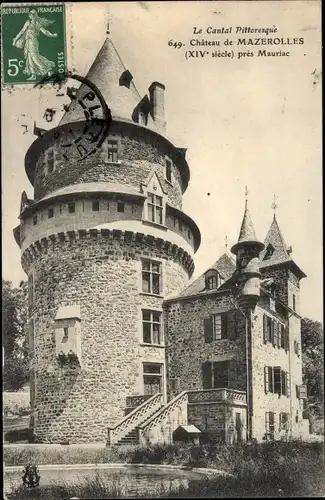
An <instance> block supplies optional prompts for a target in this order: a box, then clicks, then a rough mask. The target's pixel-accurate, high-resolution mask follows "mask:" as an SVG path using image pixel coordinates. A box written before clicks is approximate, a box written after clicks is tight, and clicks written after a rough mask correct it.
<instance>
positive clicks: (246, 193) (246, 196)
mask: <svg viewBox="0 0 325 500" xmlns="http://www.w3.org/2000/svg"><path fill="white" fill-rule="evenodd" d="M247 200H248V189H247V186H245V208H247Z"/></svg>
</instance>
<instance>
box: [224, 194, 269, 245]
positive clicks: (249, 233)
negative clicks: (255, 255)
mask: <svg viewBox="0 0 325 500" xmlns="http://www.w3.org/2000/svg"><path fill="white" fill-rule="evenodd" d="M241 243H256V244H259V245H260V247H261V250H262V249H263V248H264V245H263V243H261V242H260V241H259V240H258V239H257V237H256V234H255V229H254V226H253V221H252V218H251V214H250V213H249V210H248V208H247V202H246V205H245V212H244V217H243V221H242V223H241V228H240V231H239V236H238V241H237V243H236V244H235V245H233V247H232V248H231V251H232V253H236V251H237V248H238V246H240V245H241Z"/></svg>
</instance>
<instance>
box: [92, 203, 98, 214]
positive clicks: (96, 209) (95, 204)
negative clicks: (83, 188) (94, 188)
mask: <svg viewBox="0 0 325 500" xmlns="http://www.w3.org/2000/svg"><path fill="white" fill-rule="evenodd" d="M92 209H93V212H99V201H93V203H92Z"/></svg>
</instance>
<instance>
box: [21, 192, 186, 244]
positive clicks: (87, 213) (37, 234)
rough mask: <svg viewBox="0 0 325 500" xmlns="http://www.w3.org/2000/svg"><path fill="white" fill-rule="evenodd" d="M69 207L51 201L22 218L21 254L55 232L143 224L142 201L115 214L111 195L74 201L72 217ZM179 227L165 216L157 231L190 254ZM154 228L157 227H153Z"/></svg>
mask: <svg viewBox="0 0 325 500" xmlns="http://www.w3.org/2000/svg"><path fill="white" fill-rule="evenodd" d="M121 199H122V198H121ZM93 201H98V202H99V210H98V211H93V209H92V202H93ZM123 201H124V199H123ZM69 203H70V202H61V203H60V202H58V201H55V202H54V203H53V204H50V205H49V207H46V208H43V209H39V210H38V211H37V214H35V215H30V216H29V217H26V218H25V220H21V222H20V234H21V249H22V251H24V250H25V249H26V248H28V247H29V245H31V244H32V243H34V242H35V241H37V240H40V239H42V238H44V237H47V236H49V235H51V234H55V233H59V232H66V231H76V230H78V229H87V228H94V227H98V226H100V225H102V224H111V223H113V222H119V221H130V222H133V221H138V222H140V223H142V221H143V201H142V200H141V201H139V200H133V201H129V200H127V201H126V200H125V201H124V211H123V212H118V211H117V200H116V197H115V196H114V195H113V193H110V194H107V195H106V198H98V197H95V195H94V198H93V200H92V199H91V198H90V197H89V196H88V197H85V198H84V199H77V200H75V201H74V203H75V211H74V212H73V213H70V212H69V209H68V204H69ZM49 208H51V209H53V217H51V218H49V216H48V213H49V212H48V211H49ZM167 211H168V208H167ZM35 216H36V217H37V219H36V220H34V217H35ZM35 222H36V223H35ZM145 224H146V226H145V227H142V232H148V227H149V226H148V225H147V224H148V221H145ZM179 225H180V218H178V217H176V216H173V217H171V216H170V215H168V214H166V217H165V226H161V229H162V230H166V229H167V228H168V230H169V233H172V238H173V239H174V240H175V242H176V240H177V236H178V235H180V236H181V238H178V241H182V240H183V246H184V247H186V249H188V248H189V249H190V252H191V253H192V251H193V249H194V236H193V232H192V230H191V229H190V228H189V227H188V225H187V224H185V223H184V222H182V231H180V229H179ZM155 227H159V226H158V225H156V226H155ZM130 229H131V226H130ZM175 235H176V238H175Z"/></svg>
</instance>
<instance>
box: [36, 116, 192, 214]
mask: <svg viewBox="0 0 325 500" xmlns="http://www.w3.org/2000/svg"><path fill="white" fill-rule="evenodd" d="M78 127H80V130H78ZM73 128H74V136H75V137H78V135H81V134H82V131H83V124H74V126H73ZM136 128H137V127H136V126H133V127H130V126H129V127H128V126H127V125H126V124H123V129H121V128H120V127H119V124H118V123H113V124H112V126H111V128H110V131H109V136H108V139H106V141H107V140H109V139H116V140H119V143H120V146H119V155H118V158H119V162H118V164H116V163H108V161H107V152H106V150H107V144H106V143H105V141H104V143H103V144H102V146H101V148H99V149H98V151H96V152H95V153H94V154H92V155H90V156H89V157H88V158H84V159H81V158H80V155H79V154H78V151H77V150H76V149H75V148H74V149H72V148H66V147H63V145H65V144H67V143H69V142H71V134H70V135H69V128H67V129H64V128H62V127H61V129H60V136H59V137H58V138H57V139H55V140H53V139H52V140H51V139H50V138H48V139H46V138H42V139H39V141H41V140H42V141H43V142H42V143H41V145H42V148H43V149H42V151H41V152H40V155H39V158H38V160H37V164H36V177H35V184H34V187H35V199H37V200H38V199H40V198H42V197H43V196H45V195H46V194H48V193H50V192H53V191H55V190H57V189H59V188H61V187H64V186H67V185H71V184H79V183H82V182H115V183H120V184H124V185H128V186H135V187H140V185H141V183H145V182H146V180H147V178H148V176H149V175H150V174H151V173H152V172H153V170H154V171H156V172H157V175H158V178H159V181H160V182H161V185H162V187H163V189H164V190H165V191H166V192H167V197H168V201H169V202H170V203H171V204H172V205H175V206H176V207H178V208H181V206H182V192H183V191H184V188H183V183H182V179H181V174H180V170H179V168H180V167H179V166H178V165H177V162H178V159H177V157H176V156H175V155H174V153H175V148H173V146H172V145H170V147H169V148H166V145H165V143H166V141H160V140H159V139H158V138H159V136H158V135H157V134H155V135H154V136H153V134H152V133H150V132H149V131H147V133H144V132H143V131H142V133H141V134H140V133H139V132H138V131H137V130H136ZM54 144H55V147H54V154H55V158H57V159H56V162H55V168H54V170H53V172H49V171H48V166H47V163H48V162H47V151H48V148H50V147H53V145H54ZM63 154H65V155H67V156H68V160H65V159H64V157H63V156H62V155H63ZM166 157H168V158H170V159H171V160H172V162H173V166H172V184H171V183H170V182H168V181H167V180H166V175H165V165H166Z"/></svg>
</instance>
